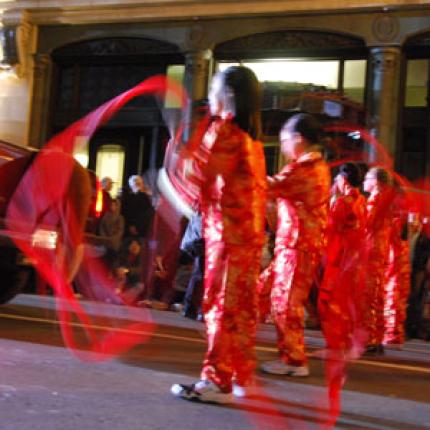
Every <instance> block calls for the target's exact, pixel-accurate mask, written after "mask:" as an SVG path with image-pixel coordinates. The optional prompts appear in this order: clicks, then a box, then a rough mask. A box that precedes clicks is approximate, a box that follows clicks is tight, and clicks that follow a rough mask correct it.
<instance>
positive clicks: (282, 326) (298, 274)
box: [271, 247, 320, 366]
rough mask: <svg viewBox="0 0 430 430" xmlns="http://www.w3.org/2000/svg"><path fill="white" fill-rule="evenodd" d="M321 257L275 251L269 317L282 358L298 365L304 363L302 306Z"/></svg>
mask: <svg viewBox="0 0 430 430" xmlns="http://www.w3.org/2000/svg"><path fill="white" fill-rule="evenodd" d="M319 263H320V254H319V253H317V252H303V251H299V250H296V249H288V248H287V249H285V248H283V247H279V248H278V249H276V250H275V262H274V283H273V288H272V294H271V299H272V315H273V318H274V321H275V325H276V330H277V334H278V348H279V353H280V356H281V359H282V360H283V361H285V362H286V363H288V364H292V365H297V366H301V365H303V364H305V363H306V362H307V359H306V355H305V345H304V326H305V304H306V302H307V300H308V297H309V292H310V289H311V287H312V283H313V282H314V280H315V279H316V274H317V269H318V265H319Z"/></svg>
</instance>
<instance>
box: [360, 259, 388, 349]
mask: <svg viewBox="0 0 430 430" xmlns="http://www.w3.org/2000/svg"><path fill="white" fill-rule="evenodd" d="M386 270H387V264H386V263H385V262H384V261H383V260H382V259H380V258H373V256H370V257H369V260H368V265H367V276H366V287H365V300H364V302H363V305H364V310H363V315H364V318H365V321H364V325H365V328H366V330H367V333H368V339H367V344H368V345H380V344H382V342H383V340H384V333H385V318H384V307H385V279H386V277H385V275H386Z"/></svg>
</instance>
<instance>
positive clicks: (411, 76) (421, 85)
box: [405, 60, 429, 107]
mask: <svg viewBox="0 0 430 430" xmlns="http://www.w3.org/2000/svg"><path fill="white" fill-rule="evenodd" d="M428 67H429V60H408V65H407V71H406V94H405V106H407V107H420V106H421V107H422V106H427V79H428Z"/></svg>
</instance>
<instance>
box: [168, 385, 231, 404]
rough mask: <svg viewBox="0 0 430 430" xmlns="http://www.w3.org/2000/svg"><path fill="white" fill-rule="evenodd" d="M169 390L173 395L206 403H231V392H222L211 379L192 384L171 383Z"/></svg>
mask: <svg viewBox="0 0 430 430" xmlns="http://www.w3.org/2000/svg"><path fill="white" fill-rule="evenodd" d="M170 392H171V393H172V394H173V395H174V396H175V397H181V398H182V399H186V400H198V401H200V402H205V403H206V402H207V403H222V404H225V403H232V402H233V395H232V393H223V392H222V391H221V390H220V389H219V387H218V386H217V385H216V384H214V383H213V382H212V381H199V382H197V383H196V384H192V385H182V384H173V385H172V387H171V388H170Z"/></svg>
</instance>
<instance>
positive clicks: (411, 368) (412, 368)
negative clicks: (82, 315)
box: [0, 313, 430, 374]
mask: <svg viewBox="0 0 430 430" xmlns="http://www.w3.org/2000/svg"><path fill="white" fill-rule="evenodd" d="M0 318H6V319H12V320H19V321H33V322H38V323H45V324H54V325H61V324H62V322H60V321H58V320H50V319H46V318H36V317H23V316H20V315H10V314H1V313H0ZM69 324H70V325H71V326H73V327H80V328H84V327H88V328H92V329H95V330H106V331H115V332H120V333H129V334H130V333H134V334H142V335H151V336H152V337H157V338H160V339H170V340H180V341H184V342H191V343H199V344H206V341H205V340H204V339H198V338H195V337H188V336H177V335H172V334H164V333H151V332H150V331H139V330H128V329H124V328H119V327H108V326H102V325H97V324H90V325H88V324H82V323H77V322H70V323H69ZM255 349H256V350H257V351H264V352H277V348H271V347H264V346H256V347H255ZM351 363H354V364H367V365H369V366H374V367H384V368H387V369H398V370H406V371H410V372H418V373H428V374H430V368H429V367H421V366H408V365H405V364H396V363H384V362H381V361H370V360H362V359H360V360H352V361H351Z"/></svg>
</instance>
